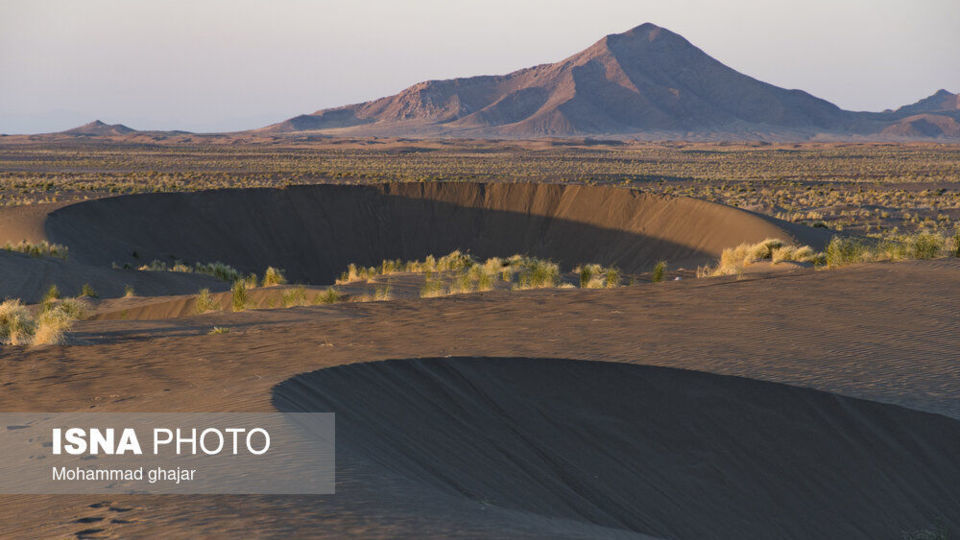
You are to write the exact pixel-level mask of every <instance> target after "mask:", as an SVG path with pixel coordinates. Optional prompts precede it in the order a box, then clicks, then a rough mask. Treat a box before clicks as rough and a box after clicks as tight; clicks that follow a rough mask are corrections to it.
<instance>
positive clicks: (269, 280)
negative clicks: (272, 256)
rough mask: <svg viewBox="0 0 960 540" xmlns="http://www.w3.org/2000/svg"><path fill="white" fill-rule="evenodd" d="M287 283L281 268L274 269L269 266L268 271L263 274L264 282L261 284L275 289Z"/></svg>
mask: <svg viewBox="0 0 960 540" xmlns="http://www.w3.org/2000/svg"><path fill="white" fill-rule="evenodd" d="M286 282H287V278H286V276H284V275H283V270H281V269H279V268H274V267H272V266H268V267H267V269H266V270H265V271H264V272H263V280H262V281H261V284H262V285H263V286H264V287H274V286H276V285H283V284H285V283H286Z"/></svg>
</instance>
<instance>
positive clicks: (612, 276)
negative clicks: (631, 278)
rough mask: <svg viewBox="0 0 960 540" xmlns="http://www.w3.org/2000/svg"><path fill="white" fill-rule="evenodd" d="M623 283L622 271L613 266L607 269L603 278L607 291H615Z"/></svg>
mask: <svg viewBox="0 0 960 540" xmlns="http://www.w3.org/2000/svg"><path fill="white" fill-rule="evenodd" d="M622 281H623V277H622V276H621V275H620V269H619V268H617V267H615V266H611V267H609V268H607V271H606V273H604V277H603V286H604V287H605V288H607V289H615V288H617V287H619V286H620V283H621V282H622Z"/></svg>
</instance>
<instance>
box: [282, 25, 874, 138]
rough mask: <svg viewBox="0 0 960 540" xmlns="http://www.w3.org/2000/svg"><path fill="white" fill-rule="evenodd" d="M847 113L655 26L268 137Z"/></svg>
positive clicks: (812, 119) (425, 86)
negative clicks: (306, 132) (738, 68)
mask: <svg viewBox="0 0 960 540" xmlns="http://www.w3.org/2000/svg"><path fill="white" fill-rule="evenodd" d="M853 114H855V113H849V112H847V111H843V110H842V109H840V108H839V107H837V106H836V105H833V104H831V103H830V102H828V101H825V100H822V99H819V98H816V97H814V96H812V95H810V94H808V93H806V92H803V91H800V90H786V89H783V88H779V87H777V86H773V85H771V84H767V83H764V82H762V81H758V80H756V79H754V78H751V77H749V76H746V75H744V74H742V73H739V72H737V71H735V70H733V69H731V68H729V67H727V66H725V65H723V64H722V63H720V62H719V61H717V60H716V59H714V58H712V57H710V56H709V55H707V54H706V53H704V52H703V51H702V50H700V49H698V48H697V47H695V46H694V45H693V44H691V43H690V42H689V41H687V40H686V39H684V38H683V37H682V36H680V35H678V34H675V33H673V32H671V31H669V30H667V29H665V28H661V27H659V26H656V25H654V24H650V23H647V24H643V25H640V26H638V27H636V28H634V29H632V30H629V31H627V32H624V33H622V34H613V35H608V36H606V37H604V38H603V39H601V40H600V41H598V42H596V43H595V44H593V45H592V46H591V47H589V48H588V49H586V50H584V51H582V52H580V53H577V54H575V55H573V56H571V57H569V58H567V59H565V60H562V61H560V62H557V63H555V64H544V65H540V66H536V67H532V68H527V69H521V70H519V71H515V72H513V73H510V74H507V75H501V76H481V77H469V78H460V79H451V80H441V81H427V82H422V83H419V84H416V85H413V86H411V87H410V88H407V89H406V90H404V91H402V92H400V93H399V94H396V95H394V96H389V97H385V98H381V99H378V100H375V101H369V102H366V103H359V104H355V105H348V106H345V107H339V108H335V109H326V110H321V111H317V112H315V113H313V114H307V115H301V116H297V117H294V118H291V119H289V120H287V121H285V122H281V123H279V124H274V125H272V126H268V127H267V128H265V130H267V131H273V132H284V131H303V130H337V131H339V132H347V133H354V134H383V135H410V134H414V135H415V134H439V135H465V136H473V135H479V136H515V137H531V136H533V137H535V136H553V135H576V134H598V133H603V134H628V133H637V132H644V131H659V132H690V131H704V130H720V131H737V130H741V131H742V130H747V129H768V130H770V129H773V130H776V129H788V130H800V131H803V130H807V131H824V130H828V131H829V130H837V129H842V128H844V127H845V126H846V125H847V124H848V123H849V122H850V121H851V120H852V116H851V115H853Z"/></svg>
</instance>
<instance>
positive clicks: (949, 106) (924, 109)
mask: <svg viewBox="0 0 960 540" xmlns="http://www.w3.org/2000/svg"><path fill="white" fill-rule="evenodd" d="M954 111H960V94H952V93H950V92H948V91H946V90H943V89H940V90H937V92H936V93H935V94H933V95H932V96H930V97H927V98H923V99H921V100H920V101H918V102H916V103H913V104H910V105H904V106H903V107H900V108H899V109H897V110H896V111H894V113H895V114H897V115H903V116H910V115H914V114H924V113H937V112H954Z"/></svg>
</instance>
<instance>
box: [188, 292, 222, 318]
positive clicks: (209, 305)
mask: <svg viewBox="0 0 960 540" xmlns="http://www.w3.org/2000/svg"><path fill="white" fill-rule="evenodd" d="M194 307H195V308H196V310H197V313H201V314H202V313H208V312H210V311H215V310H218V309H220V303H219V302H217V301H216V300H214V299H213V296H211V295H210V289H200V291H199V292H198V293H197V296H196V298H194Z"/></svg>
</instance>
